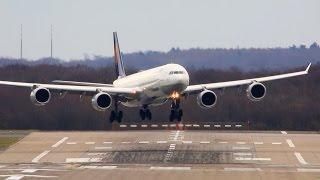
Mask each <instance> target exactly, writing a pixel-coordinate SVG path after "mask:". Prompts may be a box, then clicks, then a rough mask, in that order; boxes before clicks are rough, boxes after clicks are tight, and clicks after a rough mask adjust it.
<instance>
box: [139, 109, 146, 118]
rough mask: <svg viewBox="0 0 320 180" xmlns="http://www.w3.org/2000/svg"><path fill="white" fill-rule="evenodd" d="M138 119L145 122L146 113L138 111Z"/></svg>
mask: <svg viewBox="0 0 320 180" xmlns="http://www.w3.org/2000/svg"><path fill="white" fill-rule="evenodd" d="M139 112H140V118H141V120H145V119H146V113H145V112H144V111H143V110H142V109H140V111H139Z"/></svg>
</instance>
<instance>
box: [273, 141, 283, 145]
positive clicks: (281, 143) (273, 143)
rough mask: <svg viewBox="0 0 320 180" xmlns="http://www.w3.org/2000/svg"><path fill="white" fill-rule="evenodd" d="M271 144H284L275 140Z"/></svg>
mask: <svg viewBox="0 0 320 180" xmlns="http://www.w3.org/2000/svg"><path fill="white" fill-rule="evenodd" d="M271 144H274V145H279V144H282V142H273V143H271Z"/></svg>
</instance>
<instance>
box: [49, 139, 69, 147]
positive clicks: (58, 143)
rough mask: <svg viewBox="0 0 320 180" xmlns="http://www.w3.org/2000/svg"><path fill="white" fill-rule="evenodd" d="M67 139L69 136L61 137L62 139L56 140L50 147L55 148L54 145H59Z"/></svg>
mask: <svg viewBox="0 0 320 180" xmlns="http://www.w3.org/2000/svg"><path fill="white" fill-rule="evenodd" d="M67 139H69V137H63V138H62V139H60V140H59V141H58V142H56V143H55V144H54V145H52V146H51V147H53V148H56V147H58V146H60V144H62V143H64V142H65V141H66V140H67Z"/></svg>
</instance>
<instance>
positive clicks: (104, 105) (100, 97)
mask: <svg viewBox="0 0 320 180" xmlns="http://www.w3.org/2000/svg"><path fill="white" fill-rule="evenodd" d="M91 102H92V107H93V108H94V109H95V110H97V111H105V110H107V109H108V108H109V107H110V106H111V103H112V98H111V96H110V95H109V94H108V93H104V92H100V93H98V94H96V95H94V96H93V97H92V100H91Z"/></svg>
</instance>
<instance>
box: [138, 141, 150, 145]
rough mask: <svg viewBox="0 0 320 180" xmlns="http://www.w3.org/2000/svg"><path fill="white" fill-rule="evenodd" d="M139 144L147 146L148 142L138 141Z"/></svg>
mask: <svg viewBox="0 0 320 180" xmlns="http://www.w3.org/2000/svg"><path fill="white" fill-rule="evenodd" d="M139 144H149V141H139Z"/></svg>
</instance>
